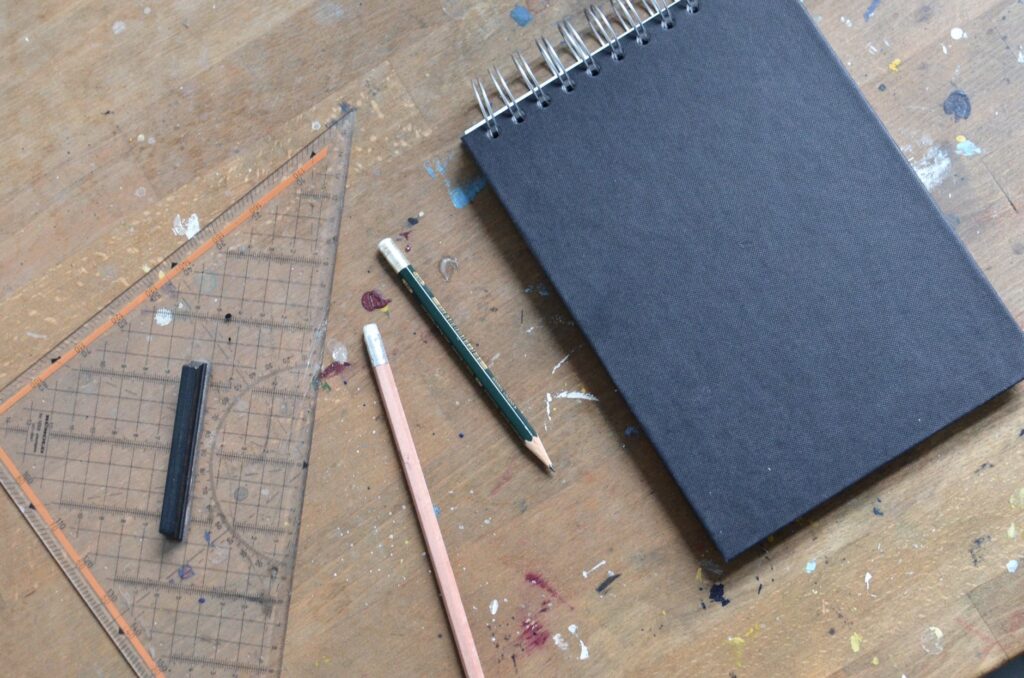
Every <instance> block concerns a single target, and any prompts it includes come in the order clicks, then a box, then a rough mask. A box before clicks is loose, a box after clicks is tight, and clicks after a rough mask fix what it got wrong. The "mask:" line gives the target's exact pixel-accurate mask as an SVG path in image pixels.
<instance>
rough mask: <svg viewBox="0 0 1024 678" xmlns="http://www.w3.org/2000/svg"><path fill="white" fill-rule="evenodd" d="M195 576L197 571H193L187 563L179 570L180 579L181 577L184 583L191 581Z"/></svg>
mask: <svg viewBox="0 0 1024 678" xmlns="http://www.w3.org/2000/svg"><path fill="white" fill-rule="evenodd" d="M195 574H196V571H195V570H193V569H192V566H191V565H189V564H188V563H185V564H184V565H182V566H181V567H179V568H178V577H180V578H181V579H182V581H184V580H185V579H191V578H192V577H194V576H195Z"/></svg>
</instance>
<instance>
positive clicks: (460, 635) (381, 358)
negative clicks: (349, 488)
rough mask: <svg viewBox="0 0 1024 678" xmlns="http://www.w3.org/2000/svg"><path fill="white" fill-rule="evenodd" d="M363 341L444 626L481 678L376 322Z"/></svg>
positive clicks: (471, 672) (466, 665)
mask: <svg viewBox="0 0 1024 678" xmlns="http://www.w3.org/2000/svg"><path fill="white" fill-rule="evenodd" d="M363 340H364V341H365V342H366V352H367V353H368V354H369V357H370V364H371V365H372V366H373V375H374V377H375V378H376V380H377V388H378V389H379V390H380V396H381V400H382V401H383V403H384V411H385V412H386V413H387V417H388V423H389V424H390V426H391V435H392V437H393V438H394V439H395V447H397V448H398V454H399V456H400V457H401V459H402V470H403V471H404V473H405V482H406V484H407V485H408V486H409V494H411V495H412V503H413V508H414V509H415V511H416V517H417V518H418V519H419V523H420V530H421V531H422V532H423V540H424V541H425V542H426V543H427V553H428V554H429V555H430V562H431V563H432V564H433V566H434V577H435V578H436V579H437V586H438V588H439V589H441V600H442V601H444V609H445V612H446V613H447V615H448V625H449V626H450V627H451V630H452V636H454V638H455V646H456V649H457V650H458V653H459V661H460V662H461V663H462V671H463V672H464V673H465V674H466V676H469V678H477V677H478V676H480V677H482V676H483V675H484V671H483V668H482V667H481V666H480V657H479V656H478V655H477V652H476V645H475V644H474V643H473V633H472V631H471V630H470V628H469V620H468V619H467V618H466V609H465V608H464V607H463V605H462V598H461V597H460V596H459V586H458V584H457V583H456V581H455V573H454V572H453V571H452V564H451V562H450V561H449V560H448V551H447V549H445V546H444V539H443V537H442V536H441V527H440V526H439V525H438V524H437V516H436V515H435V514H434V503H433V502H432V501H431V499H430V491H429V490H428V489H427V481H426V478H424V477H423V468H422V467H421V466H420V460H419V457H418V456H417V454H416V445H415V444H414V443H413V440H412V431H411V430H410V429H409V422H408V421H407V420H406V418H405V410H403V409H402V401H401V399H400V398H399V397H398V385H397V384H396V383H395V376H394V374H392V372H391V365H390V364H389V363H388V355H387V352H386V351H385V350H384V341H383V339H382V338H381V336H380V330H379V329H378V328H377V325H375V324H370V325H365V326H363Z"/></svg>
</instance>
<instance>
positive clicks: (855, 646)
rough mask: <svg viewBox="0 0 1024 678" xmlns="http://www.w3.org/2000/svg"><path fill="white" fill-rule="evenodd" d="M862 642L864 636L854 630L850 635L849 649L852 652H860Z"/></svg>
mask: <svg viewBox="0 0 1024 678" xmlns="http://www.w3.org/2000/svg"><path fill="white" fill-rule="evenodd" d="M863 642H864V636H862V635H860V634H859V633H857V632H856V631H854V632H853V635H852V636H850V649H851V650H853V651H854V652H860V644H861V643H863Z"/></svg>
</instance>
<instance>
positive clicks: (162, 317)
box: [153, 308, 174, 327]
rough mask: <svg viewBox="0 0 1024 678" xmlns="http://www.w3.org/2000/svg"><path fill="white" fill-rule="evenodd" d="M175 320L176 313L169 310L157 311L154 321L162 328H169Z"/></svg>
mask: <svg viewBox="0 0 1024 678" xmlns="http://www.w3.org/2000/svg"><path fill="white" fill-rule="evenodd" d="M172 320H174V313H173V312H172V311H171V309H169V308H160V309H157V312H156V313H154V314H153V321H154V322H155V323H156V324H157V325H159V326H160V327H167V326H168V325H170V324H171V321H172Z"/></svg>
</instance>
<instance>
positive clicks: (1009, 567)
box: [1006, 560, 1019, 574]
mask: <svg viewBox="0 0 1024 678" xmlns="http://www.w3.org/2000/svg"><path fill="white" fill-rule="evenodd" d="M1018 564H1019V563H1018V562H1017V561H1016V560H1011V561H1010V562H1008V563H1006V571H1007V572H1009V573H1010V574H1013V573H1014V572H1016V571H1017V566H1018Z"/></svg>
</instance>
